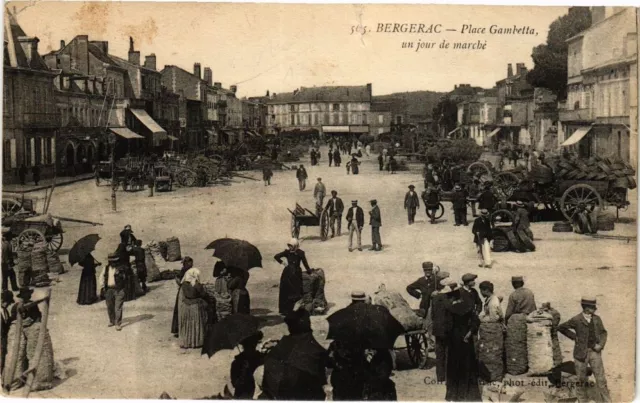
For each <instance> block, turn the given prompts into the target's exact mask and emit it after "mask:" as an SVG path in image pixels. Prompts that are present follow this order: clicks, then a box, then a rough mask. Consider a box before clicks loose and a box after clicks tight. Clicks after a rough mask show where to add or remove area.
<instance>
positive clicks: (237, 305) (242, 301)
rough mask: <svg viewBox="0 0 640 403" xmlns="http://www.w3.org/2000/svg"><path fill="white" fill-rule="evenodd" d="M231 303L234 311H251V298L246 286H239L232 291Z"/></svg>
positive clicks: (248, 312) (247, 312)
mask: <svg viewBox="0 0 640 403" xmlns="http://www.w3.org/2000/svg"><path fill="white" fill-rule="evenodd" d="M231 303H232V312H233V313H246V314H247V315H248V314H250V313H251V299H250V298H249V292H248V291H247V290H246V289H244V288H238V289H235V290H233V291H232V292H231Z"/></svg>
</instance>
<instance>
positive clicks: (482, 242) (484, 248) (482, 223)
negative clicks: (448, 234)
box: [471, 209, 493, 268]
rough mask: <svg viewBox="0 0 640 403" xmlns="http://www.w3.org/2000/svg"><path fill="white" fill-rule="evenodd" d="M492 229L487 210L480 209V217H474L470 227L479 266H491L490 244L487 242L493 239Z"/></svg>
mask: <svg viewBox="0 0 640 403" xmlns="http://www.w3.org/2000/svg"><path fill="white" fill-rule="evenodd" d="M492 230H493V229H492V225H491V216H490V215H489V211H488V210H486V209H481V210H480V217H478V218H476V219H475V221H474V222H473V227H472V228H471V232H473V242H474V243H475V244H476V247H477V249H478V256H479V257H480V265H479V266H480V267H488V268H491V264H492V263H491V246H490V244H489V243H490V242H491V240H492V239H493V233H492Z"/></svg>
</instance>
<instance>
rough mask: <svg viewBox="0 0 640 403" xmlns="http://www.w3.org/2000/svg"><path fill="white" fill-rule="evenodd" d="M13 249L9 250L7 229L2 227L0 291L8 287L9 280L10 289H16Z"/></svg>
mask: <svg viewBox="0 0 640 403" xmlns="http://www.w3.org/2000/svg"><path fill="white" fill-rule="evenodd" d="M13 267H14V261H13V251H12V250H11V243H10V242H9V231H8V229H5V228H4V227H3V228H2V291H6V290H8V289H9V282H11V289H12V290H13V291H18V290H19V288H18V282H17V281H16V272H15V270H14V268H13Z"/></svg>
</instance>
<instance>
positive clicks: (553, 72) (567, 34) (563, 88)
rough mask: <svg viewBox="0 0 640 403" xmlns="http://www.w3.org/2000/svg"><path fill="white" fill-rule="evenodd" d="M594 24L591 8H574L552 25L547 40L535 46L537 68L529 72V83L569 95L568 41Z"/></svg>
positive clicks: (562, 95)
mask: <svg viewBox="0 0 640 403" xmlns="http://www.w3.org/2000/svg"><path fill="white" fill-rule="evenodd" d="M590 26H591V11H590V10H589V8H588V7H571V8H569V12H568V13H567V14H566V15H563V16H562V17H559V18H558V19H556V20H555V21H553V22H552V23H551V25H550V26H549V34H548V35H547V43H546V44H541V45H538V46H536V47H534V48H533V52H532V54H531V58H532V59H533V63H534V68H533V70H531V71H530V72H529V73H528V74H527V82H528V83H529V84H531V85H532V86H534V87H543V88H548V89H550V90H551V91H553V93H554V94H555V95H556V96H557V97H558V99H566V97H567V55H568V52H567V48H568V47H567V43H566V40H567V39H569V38H571V37H572V36H575V35H577V34H578V33H580V32H582V31H584V30H585V29H587V28H589V27H590Z"/></svg>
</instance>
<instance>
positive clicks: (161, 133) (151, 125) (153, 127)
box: [131, 109, 167, 140]
mask: <svg viewBox="0 0 640 403" xmlns="http://www.w3.org/2000/svg"><path fill="white" fill-rule="evenodd" d="M131 113H133V114H134V115H135V117H136V118H138V120H139V121H140V123H142V124H143V125H145V126H146V127H147V129H149V130H150V131H151V133H153V138H154V140H164V139H166V138H167V131H166V130H164V129H163V128H162V127H160V125H159V124H158V123H156V121H155V120H153V118H152V117H151V116H149V114H148V113H147V112H146V111H145V110H143V109H131Z"/></svg>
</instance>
